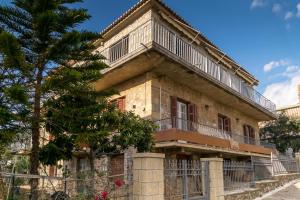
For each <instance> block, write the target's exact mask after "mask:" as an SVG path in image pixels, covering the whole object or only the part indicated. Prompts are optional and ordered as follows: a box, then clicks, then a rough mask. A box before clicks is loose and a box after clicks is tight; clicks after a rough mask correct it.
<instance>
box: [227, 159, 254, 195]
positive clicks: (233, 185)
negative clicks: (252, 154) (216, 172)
mask: <svg viewBox="0 0 300 200" xmlns="http://www.w3.org/2000/svg"><path fill="white" fill-rule="evenodd" d="M223 178H224V190H225V191H232V190H242V189H248V188H250V187H251V186H253V183H254V176H253V167H252V164H251V162H244V161H241V162H239V161H224V162H223Z"/></svg>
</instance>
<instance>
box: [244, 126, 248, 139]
mask: <svg viewBox="0 0 300 200" xmlns="http://www.w3.org/2000/svg"><path fill="white" fill-rule="evenodd" d="M243 129H244V137H248V127H247V125H244V126H243Z"/></svg>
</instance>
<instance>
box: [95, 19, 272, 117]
mask: <svg viewBox="0 0 300 200" xmlns="http://www.w3.org/2000/svg"><path fill="white" fill-rule="evenodd" d="M181 35H182V34H181ZM181 35H180V34H177V33H176V31H175V30H173V29H171V28H170V27H168V26H167V25H165V24H164V23H163V22H161V21H159V20H157V19H153V18H152V19H151V20H149V21H147V22H146V23H144V24H142V25H141V26H139V27H138V28H136V29H134V30H132V31H131V32H129V33H128V34H127V35H126V36H125V37H123V38H122V39H120V40H119V41H117V42H116V43H114V44H113V45H111V46H109V47H108V48H105V49H101V48H100V49H99V50H100V53H101V54H102V55H103V56H105V57H106V58H107V60H106V63H107V64H108V65H109V66H110V67H109V68H108V69H106V70H105V71H104V73H106V72H108V71H111V70H112V69H115V68H116V67H118V66H120V65H122V64H124V63H125V62H127V61H129V60H130V59H132V58H134V57H136V56H137V55H139V54H142V53H145V52H147V51H149V50H150V49H155V50H159V51H160V53H162V54H168V56H169V57H170V56H171V57H172V58H173V59H176V61H178V62H181V64H183V65H184V66H189V67H190V68H193V70H194V71H196V73H197V74H198V75H200V76H202V77H203V78H205V79H206V80H208V81H210V82H211V83H213V84H215V85H218V87H221V88H222V89H223V90H225V91H227V92H228V93H230V94H233V95H234V96H237V97H239V98H240V99H243V100H245V101H246V102H247V103H249V104H251V105H252V106H254V107H256V108H258V109H259V110H260V111H263V112H265V113H268V115H271V116H272V117H275V114H274V111H275V110H276V106H275V104H274V103H273V102H271V101H270V100H269V99H267V98H266V97H264V96H263V95H262V94H260V93H259V92H258V91H256V90H255V89H254V88H253V87H252V86H250V85H249V84H248V83H246V81H244V80H243V79H242V78H241V77H239V76H238V75H237V74H236V73H235V72H234V71H233V70H229V69H226V68H225V67H223V66H222V65H221V64H220V63H219V62H218V61H215V60H214V59H213V58H212V57H210V56H208V55H205V53H203V51H201V49H200V47H199V46H198V45H195V44H194V43H193V42H189V41H188V40H187V39H185V38H184V37H182V36H181ZM119 74H120V73H119Z"/></svg>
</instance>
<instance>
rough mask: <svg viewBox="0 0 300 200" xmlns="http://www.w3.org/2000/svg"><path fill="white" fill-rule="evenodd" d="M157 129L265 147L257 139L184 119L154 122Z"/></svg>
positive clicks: (167, 119)
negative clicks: (173, 130) (173, 129)
mask: <svg viewBox="0 0 300 200" xmlns="http://www.w3.org/2000/svg"><path fill="white" fill-rule="evenodd" d="M155 124H156V125H157V127H158V129H157V131H163V130H168V129H171V128H176V129H179V130H183V131H192V132H197V133H199V134H202V135H207V136H213V137H216V138H220V139H224V140H232V141H235V142H238V143H240V144H252V145H257V146H265V143H263V142H261V141H260V139H258V138H251V137H247V136H244V135H243V133H233V132H229V131H225V130H221V129H218V128H215V127H212V126H208V125H204V124H200V123H197V122H192V121H189V120H186V119H180V118H176V117H175V118H166V119H162V120H158V121H155Z"/></svg>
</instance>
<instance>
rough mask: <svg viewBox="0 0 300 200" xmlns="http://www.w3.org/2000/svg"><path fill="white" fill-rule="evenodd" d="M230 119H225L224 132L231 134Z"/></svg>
mask: <svg viewBox="0 0 300 200" xmlns="http://www.w3.org/2000/svg"><path fill="white" fill-rule="evenodd" d="M230 126H231V125H230V118H228V117H226V118H225V119H224V130H225V131H228V132H230V131H231V127H230Z"/></svg>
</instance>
